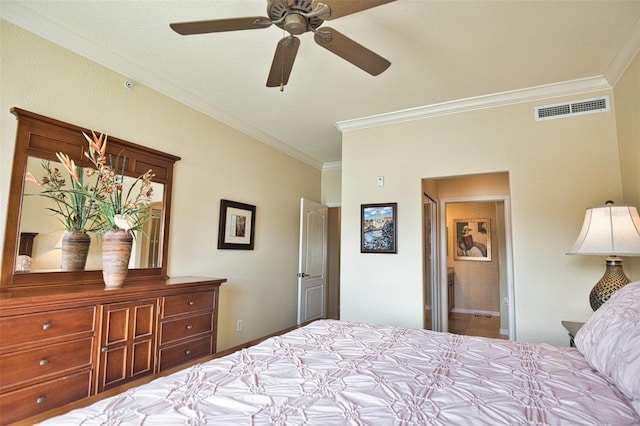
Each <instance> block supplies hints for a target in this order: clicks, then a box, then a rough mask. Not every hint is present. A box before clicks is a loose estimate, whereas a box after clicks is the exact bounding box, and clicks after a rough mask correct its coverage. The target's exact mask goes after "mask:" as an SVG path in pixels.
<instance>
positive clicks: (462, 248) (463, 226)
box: [453, 219, 491, 261]
mask: <svg viewBox="0 0 640 426" xmlns="http://www.w3.org/2000/svg"><path fill="white" fill-rule="evenodd" d="M453 224H454V226H453V230H454V231H453V232H455V235H454V241H453V243H454V246H453V258H454V259H455V260H479V261H490V260H491V221H490V219H454V221H453Z"/></svg>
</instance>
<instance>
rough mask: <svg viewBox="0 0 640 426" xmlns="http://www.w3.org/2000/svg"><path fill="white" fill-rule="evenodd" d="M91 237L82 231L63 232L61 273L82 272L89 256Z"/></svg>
mask: <svg viewBox="0 0 640 426" xmlns="http://www.w3.org/2000/svg"><path fill="white" fill-rule="evenodd" d="M90 245H91V237H90V236H89V234H87V233H86V232H84V231H79V230H71V231H65V233H64V235H63V236H62V260H61V268H62V270H63V271H84V267H85V265H86V264H87V256H88V255H89V246H90Z"/></svg>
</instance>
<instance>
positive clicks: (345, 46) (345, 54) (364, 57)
mask: <svg viewBox="0 0 640 426" xmlns="http://www.w3.org/2000/svg"><path fill="white" fill-rule="evenodd" d="M313 38H314V40H315V41H316V43H318V44H319V45H320V46H322V47H324V48H325V49H327V50H328V51H330V52H332V53H335V54H336V55H338V56H340V57H341V58H342V59H344V60H346V61H348V62H351V63H352V64H353V65H355V66H357V67H358V68H360V69H362V70H364V71H366V72H368V73H369V74H371V75H378V74H380V73H382V72H383V71H384V70H386V69H387V68H389V66H390V65H391V62H389V61H387V60H386V59H385V58H383V57H382V56H380V55H378V54H377V53H375V52H372V51H371V50H369V49H367V48H366V47H364V46H362V45H361V44H359V43H356V42H355V41H353V40H351V39H350V38H349V37H347V36H345V35H344V34H342V33H340V32H338V31H336V30H335V29H333V28H328V27H322V28H320V29H318V30H317V31H316V33H315V34H314V37H313Z"/></svg>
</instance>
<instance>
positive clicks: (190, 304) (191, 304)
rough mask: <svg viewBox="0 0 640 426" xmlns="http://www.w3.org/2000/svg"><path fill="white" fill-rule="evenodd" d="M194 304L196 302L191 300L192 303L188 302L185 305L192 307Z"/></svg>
mask: <svg viewBox="0 0 640 426" xmlns="http://www.w3.org/2000/svg"><path fill="white" fill-rule="evenodd" d="M195 304H196V302H194V301H193V300H192V301H190V302H189V303H187V305H189V306H193V305H195Z"/></svg>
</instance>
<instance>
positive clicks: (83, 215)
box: [26, 153, 97, 232]
mask: <svg viewBox="0 0 640 426" xmlns="http://www.w3.org/2000/svg"><path fill="white" fill-rule="evenodd" d="M56 155H57V157H58V160H60V162H62V164H63V165H64V167H65V169H67V171H68V172H69V175H70V177H71V188H70V189H68V188H65V186H66V180H65V178H64V177H63V176H62V173H61V172H60V169H58V168H57V167H52V166H51V162H50V161H48V160H43V161H42V163H41V166H42V168H43V169H44V175H43V177H42V180H38V179H37V178H36V177H35V176H34V175H33V174H32V173H31V172H27V174H26V180H27V181H30V182H33V183H35V184H36V185H38V186H39V187H40V188H42V189H43V191H42V192H41V193H40V194H39V195H42V196H44V197H47V198H49V199H51V200H53V202H54V205H55V207H49V208H47V210H49V211H51V212H53V213H54V214H57V215H58V216H59V217H58V219H59V220H60V222H61V223H62V225H63V226H64V228H65V229H66V230H67V231H81V232H87V231H91V230H92V229H91V225H92V224H93V220H95V218H96V215H97V209H96V207H97V206H96V204H95V201H94V200H93V199H92V198H91V197H90V196H88V194H90V193H91V192H92V190H91V189H90V188H89V186H88V185H85V184H84V183H83V169H82V168H81V167H76V165H75V164H74V162H73V160H70V159H69V157H68V156H65V155H64V154H62V153H58V154H56Z"/></svg>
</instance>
